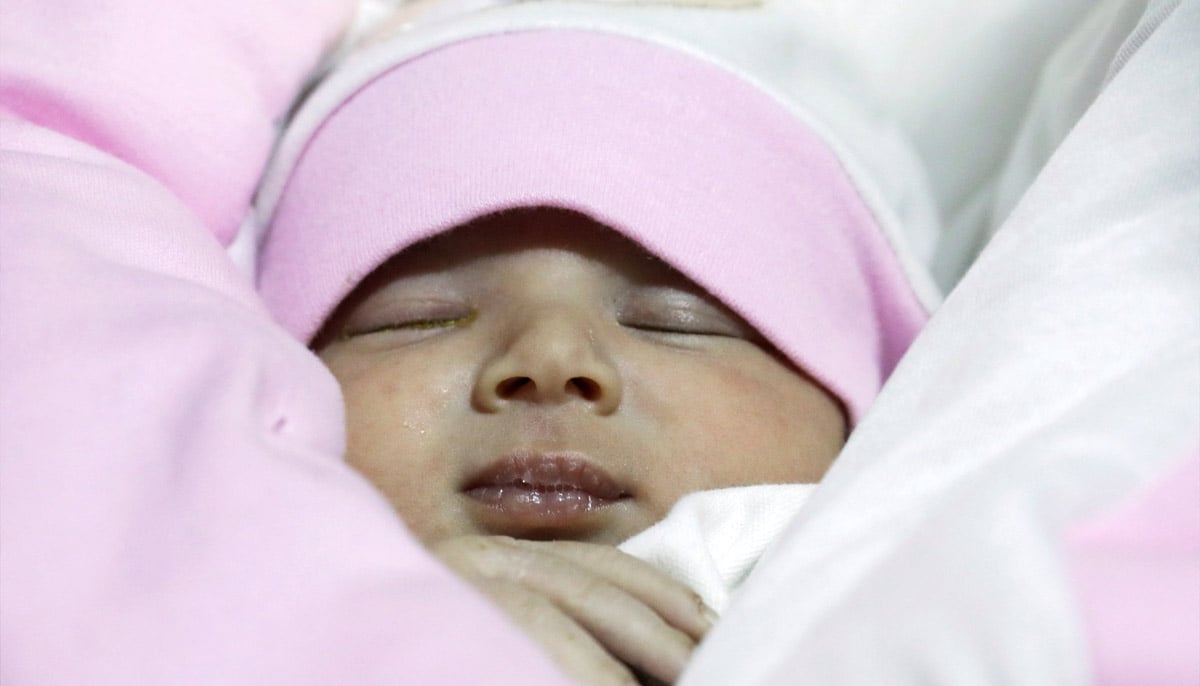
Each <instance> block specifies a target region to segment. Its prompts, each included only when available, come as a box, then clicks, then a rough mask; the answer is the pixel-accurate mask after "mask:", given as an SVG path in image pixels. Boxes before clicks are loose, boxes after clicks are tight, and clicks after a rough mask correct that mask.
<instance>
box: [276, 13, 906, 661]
mask: <svg viewBox="0 0 1200 686" xmlns="http://www.w3.org/2000/svg"><path fill="white" fill-rule="evenodd" d="M632 11H634V12H637V11H638V10H632ZM622 12H624V10H615V9H613V8H590V7H587V6H582V5H581V6H574V7H568V6H561V7H556V6H552V5H521V6H513V7H505V8H500V9H496V10H489V11H485V12H480V13H476V14H473V15H471V16H470V17H465V18H460V19H459V20H456V21H445V22H441V23H437V24H431V25H429V26H426V27H423V28H422V29H421V30H419V31H412V32H409V33H402V34H401V35H398V36H395V37H392V38H390V39H387V40H382V41H378V42H376V43H375V44H374V45H372V46H371V47H370V48H368V49H365V50H362V51H360V52H358V53H356V54H354V55H352V56H351V57H349V58H347V59H346V60H345V61H343V62H342V63H340V64H339V65H338V67H337V68H335V69H334V70H333V71H332V73H331V74H330V75H329V76H327V77H326V78H325V80H324V82H323V83H322V84H321V85H320V86H319V87H318V88H317V89H316V91H315V92H314V94H313V95H312V96H311V97H310V98H309V100H308V102H307V103H305V104H304V106H303V107H302V108H301V109H300V110H299V112H298V114H297V116H296V118H295V119H294V120H293V122H292V123H291V126H290V129H289V131H288V132H287V133H286V135H285V138H284V140H283V142H282V144H281V146H280V149H279V153H278V156H277V160H276V163H275V167H274V168H273V170H272V171H271V172H270V173H269V174H268V176H267V178H266V180H265V182H264V185H263V189H262V192H261V194H260V199H259V208H260V212H261V213H262V215H263V216H264V217H267V218H269V221H264V222H263V223H264V225H265V226H266V227H267V228H266V232H265V234H264V236H263V239H262V241H261V247H260V250H259V255H258V271H259V285H260V290H261V292H262V293H263V295H264V298H265V299H266V300H267V302H268V304H269V305H270V306H271V308H272V310H273V312H274V314H275V316H276V318H277V319H278V320H279V321H280V322H281V323H283V324H284V325H285V326H286V327H287V328H289V330H291V331H292V333H293V334H294V335H296V336H298V337H300V338H301V339H303V340H305V341H308V342H309V343H310V344H311V346H312V348H313V349H314V351H316V353H317V354H318V355H319V356H320V357H321V359H322V360H323V361H324V362H325V364H326V365H327V366H328V368H329V369H330V370H331V371H332V373H333V375H334V376H335V377H336V378H337V380H338V382H339V383H340V385H341V388H342V391H343V394H344V397H345V406H346V426H347V453H346V457H347V460H348V461H349V462H350V463H351V464H352V465H353V466H354V467H355V468H356V469H358V470H359V471H360V472H361V473H362V474H363V475H364V476H365V477H366V478H367V479H369V480H370V481H371V482H372V483H373V484H374V485H375V486H376V487H377V489H378V490H379V491H380V493H382V494H383V496H384V497H385V498H386V499H387V500H388V502H389V503H390V504H391V505H392V506H393V508H394V509H395V511H396V512H397V513H398V514H399V516H400V517H401V518H402V519H403V521H404V523H405V524H406V526H407V527H408V528H409V530H410V531H411V532H412V533H413V535H414V536H416V537H417V538H418V539H420V540H421V541H422V542H423V543H424V544H425V545H426V546H427V547H429V548H430V550H432V551H433V552H434V554H435V555H437V556H438V557H439V558H440V559H441V560H442V561H444V562H445V563H446V564H447V565H449V566H450V567H451V568H453V569H454V570H455V571H457V572H458V573H459V574H460V575H461V576H463V578H465V579H466V580H467V581H469V582H471V583H472V584H473V585H475V586H476V587H477V588H479V589H480V590H481V591H483V592H484V593H485V594H487V595H488V596H489V597H490V598H491V599H492V600H493V601H494V602H495V603H496V604H497V605H498V606H500V607H501V608H502V609H503V610H504V611H506V612H507V613H508V614H509V616H510V617H511V618H512V619H513V620H514V621H515V622H516V623H517V624H518V625H520V626H521V627H523V628H524V629H525V630H526V631H528V632H529V633H530V634H531V635H532V636H533V637H534V638H535V639H536V640H538V641H539V642H540V643H541V644H542V645H543V646H544V647H545V648H546V649H547V650H548V652H549V653H550V654H551V655H552V656H553V657H555V658H556V659H557V660H558V662H559V663H560V664H561V665H562V666H563V668H564V669H565V670H566V671H567V672H568V673H570V674H573V675H575V676H577V677H578V678H580V679H581V680H583V681H587V682H589V683H608V682H609V681H610V680H612V681H621V680H628V679H629V678H630V677H631V676H637V677H640V678H643V679H646V680H658V681H664V682H672V681H674V680H675V679H677V678H678V676H679V674H680V673H681V671H682V669H683V668H684V666H685V664H686V662H687V659H688V656H689V655H690V653H691V651H692V649H693V648H694V647H695V645H696V644H697V642H698V641H699V640H700V639H701V638H702V637H703V635H704V633H705V631H706V630H707V629H708V627H709V626H711V623H712V622H713V621H714V619H715V614H714V612H713V609H712V608H710V607H709V606H708V605H720V604H723V602H724V598H725V595H720V596H719V597H718V598H717V600H716V601H714V600H713V598H714V596H713V595H712V592H710V591H703V598H704V600H707V601H708V604H707V605H706V603H705V602H704V600H702V599H701V597H699V596H697V594H696V591H697V590H699V589H696V588H694V587H695V586H697V585H698V584H697V582H696V581H695V579H698V578H700V577H703V576H704V573H703V571H701V572H697V573H696V574H697V576H695V577H694V578H693V577H691V576H689V574H691V573H692V572H689V569H691V568H692V567H693V566H694V565H692V563H690V562H688V560H689V559H690V557H689V556H694V555H696V554H701V555H702V556H704V555H707V556H708V558H712V557H714V556H715V557H716V558H718V560H717V562H716V563H715V564H718V566H719V565H720V564H721V561H720V559H719V558H722V557H724V556H733V557H737V558H738V560H737V561H736V564H734V565H733V568H736V569H734V570H733V571H732V572H729V571H728V570H725V571H723V572H721V573H722V574H725V575H726V576H729V575H730V574H732V575H733V576H734V577H737V578H736V579H734V581H736V580H739V579H740V578H741V577H742V576H744V574H745V573H746V571H748V568H749V567H750V566H752V564H753V561H754V560H755V559H756V558H757V556H758V555H759V554H760V553H761V552H762V549H763V547H764V546H765V545H766V543H767V542H769V539H770V537H771V536H772V535H773V532H774V531H776V530H778V527H779V526H782V525H783V523H785V522H786V521H787V519H789V518H790V516H791V513H792V512H794V510H795V509H796V508H797V507H798V506H799V504H800V503H802V502H803V498H804V496H805V495H806V494H807V490H806V489H811V488H812V486H811V485H812V484H815V483H817V482H818V481H820V479H821V477H822V475H823V474H824V473H825V471H826V470H827V469H828V468H829V466H830V464H831V463H832V462H833V461H834V458H835V457H836V456H837V454H838V452H839V450H840V449H841V447H842V445H843V443H844V441H845V439H846V436H847V435H848V433H849V431H850V430H851V428H852V427H853V425H854V424H855V422H857V421H858V420H859V418H861V416H862V414H863V412H864V411H865V409H866V407H867V406H868V405H869V403H870V402H871V400H872V399H873V397H874V396H875V394H876V393H877V392H878V390H879V388H880V386H881V385H882V383H883V381H884V380H885V379H886V377H887V375H888V374H889V373H890V372H891V370H892V369H893V367H894V366H895V365H896V363H897V361H898V360H899V358H900V356H901V355H902V354H903V352H904V350H905V349H906V348H907V346H908V345H909V343H910V342H911V340H912V339H913V337H914V336H915V335H916V333H917V331H918V330H919V328H920V327H921V325H922V324H923V322H924V321H925V319H926V317H927V310H928V305H927V302H928V299H926V300H922V298H923V296H922V295H921V294H920V286H916V287H914V285H912V284H913V277H912V276H911V273H912V271H913V270H912V268H911V267H910V266H909V264H908V261H907V260H908V258H906V257H905V256H904V252H903V247H898V244H899V241H898V239H897V238H896V234H895V232H894V231H893V230H892V229H890V228H885V225H888V226H890V225H894V224H895V223H896V221H897V220H896V216H895V214H894V212H893V210H891V209H889V207H890V205H889V204H888V203H890V202H893V200H892V199H891V198H888V197H885V196H886V193H884V192H883V191H881V190H879V189H878V188H876V187H875V186H873V185H872V183H871V181H870V176H869V175H867V174H866V173H865V172H863V171H862V170H861V169H858V170H855V171H853V173H851V172H850V171H847V169H848V168H850V167H849V166H848V165H847V164H846V162H845V152H844V151H843V150H842V149H841V148H840V147H839V146H838V145H837V144H835V143H831V142H830V138H829V136H830V134H829V133H828V132H826V131H824V130H822V129H821V128H820V127H818V126H816V125H814V124H813V123H812V120H811V119H810V115H808V114H801V113H800V112H799V111H798V110H797V109H796V108H795V107H794V103H792V101H790V100H788V99H787V98H784V97H780V96H779V95H778V94H776V93H773V92H771V91H768V90H767V89H765V88H762V87H759V86H758V85H755V83H754V82H753V81H751V80H750V79H749V78H747V77H746V76H745V75H744V74H741V73H739V72H738V71H737V70H736V69H735V68H733V67H730V66H727V65H725V64H722V63H719V62H718V61H716V60H715V59H714V58H711V57H706V56H702V55H701V54H700V53H699V52H694V51H692V50H691V49H690V48H689V49H683V48H680V47H678V46H677V45H676V43H677V41H675V40H673V39H669V38H663V37H662V35H663V34H661V32H659V31H657V30H655V29H653V28H652V27H650V28H647V26H648V25H644V24H640V25H639V24H636V23H634V24H631V23H629V22H628V21H626V20H624V19H621V20H620V21H617V20H612V21H614V22H615V23H612V25H611V26H609V25H605V24H604V23H603V21H599V19H598V18H600V19H604V20H605V21H610V20H611V17H613V16H618V17H619V15H621V13H622ZM651 16H652V15H651ZM548 17H550V18H552V19H553V21H551V20H549V19H547V18H548ZM622 21H624V22H625V23H621V22H622ZM639 21H640V20H639ZM835 150H837V152H835ZM892 185H896V184H895V183H894V182H893V184H892ZM900 185H903V184H900ZM805 485H807V486H805ZM764 489H765V490H764ZM764 493H767V494H768V495H767V496H765V497H766V498H767V499H766V500H765V501H764V500H763V498H764V495H763V494H764ZM689 494H692V495H689ZM709 495H711V496H712V498H710V500H709V501H707V502H710V503H716V504H715V505H712V506H706V505H703V504H701V505H695V504H694V503H702V502H705V501H702V500H697V499H698V498H699V499H703V498H704V497H706V496H709ZM685 496H687V497H686V498H685ZM681 500H683V501H684V503H683V504H680V508H682V509H688V508H687V507H685V504H686V503H693V505H692V506H691V507H690V511H691V512H692V513H693V515H689V516H692V517H693V519H692V520H691V521H692V524H690V525H689V524H684V525H680V523H679V520H680V519H681V518H683V517H685V515H672V516H668V514H669V513H671V512H672V510H673V508H675V507H676V505H677V504H679V503H680V501H681ZM748 502H753V503H756V505H754V507H757V508H759V509H758V510H753V511H754V512H759V511H761V512H764V513H768V514H764V515H763V516H765V517H768V518H769V517H771V516H774V518H775V521H776V522H777V524H774V525H772V526H773V527H774V528H771V527H767V528H766V529H762V528H761V527H759V528H758V529H756V531H755V532H750V533H746V535H745V536H739V535H737V533H736V528H737V527H734V531H735V533H734V534H733V535H732V536H731V535H730V534H729V531H730V527H729V525H728V522H729V521H734V522H743V523H747V522H748V524H749V525H756V524H762V523H763V522H761V521H760V519H761V518H760V517H758V516H757V515H755V516H753V517H749V518H746V517H745V516H744V514H743V515H742V519H738V516H739V515H738V514H737V512H739V511H741V512H743V513H744V512H745V510H744V508H743V509H742V510H739V507H740V505H739V503H748ZM764 503H765V504H764ZM676 511H677V512H678V511H679V510H678V509H677V510H676ZM697 512H699V513H700V514H699V515H696V514H695V513H697ZM772 512H773V513H775V514H774V515H770V514H769V513H772ZM780 513H782V514H780ZM723 515H729V516H728V517H724V518H723ZM696 517H698V518H696ZM730 517H731V518H732V519H730ZM660 522H661V523H660ZM723 522H724V524H723ZM722 526H724V529H722ZM738 526H741V524H739V525H738ZM663 527H667V528H663ZM670 527H675V528H670ZM689 527H690V528H689ZM697 527H698V528H697ZM706 528H712V529H713V530H723V531H725V532H726V533H725V534H723V535H724V536H725V539H726V542H725V543H724V544H722V545H725V546H726V548H723V549H722V550H723V551H724V552H721V551H716V552H714V550H715V549H709V550H708V551H707V552H705V551H699V550H697V548H698V547H703V546H704V545H705V544H704V541H703V538H704V535H703V534H704V530H705V529H706ZM689 530H692V531H696V530H699V531H700V533H699V534H698V537H697V538H694V539H693V538H689V537H688V535H687V534H686V533H670V532H686V531H689ZM655 531H659V532H663V531H666V532H668V534H667V535H662V534H661V533H660V534H659V535H655V533H654V532H655ZM352 534H353V532H347V535H352ZM630 539H633V540H630ZM673 540H674V542H675V543H676V544H677V546H676V549H675V550H674V551H672V550H671V546H672V541H673ZM739 540H741V541H742V542H743V543H745V542H749V544H750V547H749V548H746V546H745V545H743V546H742V548H741V549H739V550H737V551H733V549H732V548H729V546H731V545H732V546H734V547H736V544H737V543H738V542H739ZM627 541H628V543H627V545H626V547H625V550H628V551H630V552H633V553H636V554H637V555H638V556H639V557H640V558H644V559H639V557H634V556H633V555H631V554H630V553H629V552H625V551H623V550H621V549H618V548H617V547H616V546H618V545H619V544H622V543H623V542H627ZM639 541H641V542H640V543H639ZM645 560H650V561H651V562H654V564H649V563H648V562H646V561H645ZM700 566H703V565H700ZM720 575H721V574H718V576H720ZM718 585H720V584H719V583H718ZM726 585H728V584H726ZM728 590H729V589H728V588H724V589H723V590H721V591H720V593H721V594H726V593H727V591H728ZM717 609H720V608H717Z"/></svg>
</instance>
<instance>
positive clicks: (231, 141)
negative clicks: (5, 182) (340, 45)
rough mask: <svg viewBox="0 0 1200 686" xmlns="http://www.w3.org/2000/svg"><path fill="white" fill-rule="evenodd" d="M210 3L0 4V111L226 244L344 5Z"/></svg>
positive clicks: (344, 14) (329, 1) (327, 1)
mask: <svg viewBox="0 0 1200 686" xmlns="http://www.w3.org/2000/svg"><path fill="white" fill-rule="evenodd" d="M217 4H218V7H216V8H214V7H213V3H212V2H210V1H209V0H172V1H171V2H161V1H160V0H119V1H116V2H93V1H89V0H76V1H70V0H51V1H48V0H4V11H3V13H2V14H0V103H2V107H3V109H5V110H7V111H8V112H9V113H11V114H15V115H17V116H19V117H21V118H24V119H26V120H28V121H32V122H34V123H36V124H40V125H42V126H45V127H47V128H50V129H53V130H56V131H59V132H60V133H64V134H66V135H68V136H71V137H73V138H76V139H78V140H81V141H84V142H86V143H89V144H91V145H93V146H95V147H97V148H101V149H103V150H107V151H108V152H110V153H112V154H113V155H116V156H117V157H119V158H121V159H123V160H125V161H127V162H129V163H131V164H133V165H134V166H135V167H138V168H140V169H142V170H143V171H146V172H148V173H150V174H151V175H152V176H154V177H155V178H157V179H158V180H159V181H161V182H162V183H163V184H165V185H166V186H167V187H168V188H169V189H171V191H172V192H174V193H175V194H176V195H178V196H179V197H180V198H181V199H183V201H184V202H185V203H186V204H187V205H188V207H189V208H190V209H191V210H192V211H193V212H195V213H196V214H197V215H199V216H200V218H201V220H202V221H203V222H204V224H205V225H206V226H207V227H208V228H209V229H210V230H212V231H213V232H214V233H215V234H216V235H217V236H218V238H220V239H221V241H222V242H223V243H228V242H229V241H230V240H232V238H233V235H234V233H235V232H236V230H237V228H238V226H239V225H240V223H241V221H242V217H243V216H244V215H245V210H246V205H247V204H248V203H249V200H250V194H251V192H252V191H253V190H254V184H255V182H256V180H257V178H258V175H259V173H260V171H261V167H262V164H263V161H264V160H265V159H266V155H267V152H268V151H269V150H270V147H271V142H272V139H273V135H274V122H275V121H276V120H277V119H278V118H279V117H280V116H282V114H283V113H284V112H285V110H286V108H287V106H288V104H289V103H290V101H291V99H292V96H293V93H294V92H295V89H296V86H297V85H298V83H299V80H300V78H301V77H302V76H303V75H304V74H305V72H307V71H308V70H309V69H310V68H311V67H312V66H314V65H315V63H316V60H317V57H318V54H319V49H320V48H321V47H322V46H324V45H327V44H330V43H331V42H332V41H333V40H334V39H335V38H336V37H337V36H338V34H339V33H340V29H341V27H342V26H343V25H344V24H345V23H346V22H347V21H348V20H349V18H350V16H351V14H352V12H353V10H354V7H355V3H354V2H352V1H351V0H302V1H300V2H277V1H272V2H231V1H228V0H222V1H221V2H218V3H217ZM214 19H219V21H214Z"/></svg>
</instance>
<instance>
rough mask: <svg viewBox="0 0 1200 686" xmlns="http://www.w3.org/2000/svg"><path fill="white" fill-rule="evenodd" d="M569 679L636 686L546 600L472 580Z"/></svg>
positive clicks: (597, 685) (502, 583)
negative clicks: (540, 647)
mask: <svg viewBox="0 0 1200 686" xmlns="http://www.w3.org/2000/svg"><path fill="white" fill-rule="evenodd" d="M473 581H475V587H476V588H478V589H479V590H481V591H483V592H484V593H485V594H487V596H488V597H490V598H491V599H492V601H493V602H495V603H496V604H497V605H499V606H500V608H501V609H502V610H504V612H505V614H507V615H508V616H509V618H511V619H512V620H513V621H514V622H516V624H517V625H518V626H520V627H521V628H522V629H524V630H525V632H526V633H528V634H529V636H530V637H531V638H533V639H534V640H535V641H536V642H537V643H538V644H539V645H540V646H542V648H543V649H544V650H545V651H546V652H547V653H548V654H549V655H550V657H551V659H553V660H554V661H555V663H556V664H558V666H559V667H560V668H561V669H562V670H563V671H564V672H565V673H566V674H567V675H568V676H570V677H571V678H573V679H575V680H576V681H578V682H579V683H581V684H588V685H589V686H610V685H612V684H623V685H626V686H628V685H630V684H637V683H638V681H637V679H636V677H634V675H633V673H632V672H631V671H630V670H629V668H628V667H626V666H625V665H624V664H622V663H621V662H620V661H619V660H617V659H616V658H615V657H613V655H612V654H610V653H609V652H608V651H607V650H605V649H604V647H603V646H601V645H600V643H599V642H597V641H596V639H595V638H593V637H592V636H591V635H590V634H589V633H588V632H587V631H586V630H585V629H584V628H583V627H581V626H580V625H579V624H578V623H577V622H576V621H575V620H574V619H572V618H571V617H570V616H568V615H567V613H565V612H564V611H563V610H562V609H561V608H559V607H558V606H557V605H555V604H554V602H552V601H551V600H550V599H548V598H546V597H545V596H542V595H540V594H539V593H536V592H533V591H530V590H529V589H527V588H524V587H523V586H521V585H520V584H517V583H514V582H511V581H508V580H506V579H475V580H473Z"/></svg>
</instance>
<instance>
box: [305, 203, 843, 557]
mask: <svg viewBox="0 0 1200 686" xmlns="http://www.w3.org/2000/svg"><path fill="white" fill-rule="evenodd" d="M317 349H318V352H319V354H320V356H321V358H322V359H323V360H324V361H325V363H326V364H327V365H328V366H329V368H330V369H331V370H332V371H333V374H334V375H335V376H336V377H337V379H338V381H339V382H340V383H341V386H342V389H343V392H344V394H345V399H346V410H347V423H348V432H349V438H348V440H349V446H348V459H349V461H350V463H351V464H352V465H354V466H355V467H356V468H357V469H358V470H360V471H361V472H362V473H363V474H365V475H366V476H367V478H369V479H370V480H371V481H372V482H374V484H375V485H376V486H377V487H378V488H379V489H380V490H381V491H382V492H383V493H384V495H385V496H386V497H387V498H388V499H389V500H390V501H391V503H392V505H393V506H394V507H395V508H396V510H397V511H398V512H399V513H400V515H401V516H402V517H403V519H404V521H405V522H406V523H407V524H408V526H409V528H410V529H411V530H412V531H413V532H414V533H415V534H416V535H417V536H418V537H419V538H420V539H421V540H422V541H424V542H425V543H427V544H428V543H432V542H434V541H437V540H439V539H442V538H445V537H449V536H453V535H461V534H506V535H510V536H515V537H520V538H539V539H542V538H545V539H549V538H564V539H575V540H581V541H591V542H597V543H618V542H620V541H622V540H624V539H625V538H628V537H629V536H631V535H633V534H635V533H637V532H639V531H641V530H642V529H644V528H646V527H648V526H649V525H651V524H653V523H654V522H656V521H658V520H659V519H661V518H662V517H663V516H664V515H665V514H666V513H667V511H668V510H669V509H670V508H671V506H672V505H673V504H674V503H675V501H676V500H678V499H679V498H680V497H681V496H683V495H685V494H687V493H690V492H693V491H697V490H703V489H710V488H718V487H724V486H738V485H749V484H757V483H783V482H812V481H816V480H819V479H820V478H821V476H822V475H823V474H824V472H825V470H826V469H827V468H828V466H829V464H830V462H832V461H833V459H834V457H835V456H836V454H837V452H838V450H839V449H840V448H841V446H842V443H843V438H844V435H845V420H844V416H843V414H842V411H841V409H840V406H839V404H838V402H837V401H836V400H835V399H834V398H832V397H831V396H830V395H829V394H828V393H826V392H825V391H824V390H823V389H822V388H821V387H819V386H818V385H816V384H815V383H813V382H812V381H810V380H809V379H808V378H807V377H805V376H804V375H802V374H800V373H798V372H797V371H795V370H794V369H793V368H792V367H791V366H790V365H789V364H788V363H787V362H785V361H783V360H782V359H781V358H780V357H779V356H778V355H777V354H776V353H774V352H773V350H772V349H771V347H770V346H769V345H768V344H766V343H765V342H764V341H762V340H761V338H760V337H759V335H758V334H757V333H756V332H755V331H754V330H753V329H752V328H751V327H750V326H749V325H747V324H746V323H745V322H744V321H742V320H741V319H740V318H739V317H738V316H737V315H735V314H733V313H732V312H730V311H729V310H727V309H726V308H724V307H723V306H722V305H720V304H719V303H717V302H716V301H714V300H713V299H712V298H710V297H708V296H707V295H706V294H705V292H704V291H703V290H702V289H701V288H699V287H698V286H696V285H695V284H694V283H692V282H691V281H689V280H688V279H687V278H685V277H683V276H682V275H680V274H678V273H677V272H675V271H674V270H673V269H671V268H670V267H668V266H667V265H665V264H664V263H662V262H661V261H659V260H657V259H654V258H652V257H650V256H648V255H647V254H646V253H645V252H643V251H642V250H640V249H639V248H638V247H636V246H635V245H634V244H632V243H631V242H629V241H627V240H626V239H624V238H623V237H621V236H619V235H618V234H616V233H615V232H613V231H611V230H608V229H606V228H604V227H602V226H600V225H597V224H595V223H594V222H592V221H591V220H589V219H587V218H585V217H582V216H580V215H576V214H571V213H567V212H563V211H556V210H550V209H541V210H528V211H522V212H514V213H507V214H502V215H496V216H493V217H489V218H487V219H484V220H480V221H478V222H476V223H474V224H473V225H471V226H469V227H466V228H461V229H459V230H456V231H454V232H451V233H448V234H444V235H442V236H440V237H439V238H437V239H435V240H434V241H431V242H427V243H424V244H421V245H418V246H416V247H414V248H412V249H409V250H407V251H405V252H403V253H401V254H400V255H399V256H398V257H397V258H395V259H393V260H392V261H391V262H390V263H389V264H388V265H386V266H385V267H384V268H382V269H381V270H379V271H377V272H376V273H375V274H374V275H372V277H370V278H369V279H367V280H366V281H365V282H364V283H363V284H362V285H361V286H360V287H359V288H358V290H357V291H356V292H355V294H353V295H352V296H351V297H350V298H348V299H347V300H346V301H345V302H344V303H343V304H342V306H341V307H340V308H339V310H338V312H337V313H336V314H335V316H334V317H333V318H332V319H331V321H330V322H329V324H328V325H327V326H326V329H325V331H324V332H323V333H322V335H321V336H320V337H319V338H318V341H317Z"/></svg>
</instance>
